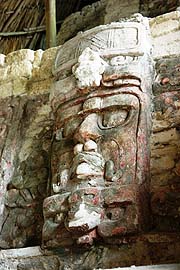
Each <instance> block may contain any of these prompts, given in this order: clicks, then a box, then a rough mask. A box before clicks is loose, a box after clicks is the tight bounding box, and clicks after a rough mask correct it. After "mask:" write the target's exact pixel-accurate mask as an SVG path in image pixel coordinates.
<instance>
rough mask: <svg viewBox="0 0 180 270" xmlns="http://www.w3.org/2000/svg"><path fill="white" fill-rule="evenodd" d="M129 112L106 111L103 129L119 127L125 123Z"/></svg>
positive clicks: (102, 122)
mask: <svg viewBox="0 0 180 270" xmlns="http://www.w3.org/2000/svg"><path fill="white" fill-rule="evenodd" d="M128 114H129V112H128V111H127V110H123V109H122V110H115V111H104V112H103V114H102V116H101V117H102V118H101V125H102V128H112V127H117V126H119V125H122V124H124V123H125V121H126V119H127V117H128Z"/></svg>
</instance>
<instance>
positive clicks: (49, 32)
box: [45, 0, 56, 48]
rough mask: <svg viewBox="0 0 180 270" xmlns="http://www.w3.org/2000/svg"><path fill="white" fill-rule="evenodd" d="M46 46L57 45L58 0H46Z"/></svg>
mask: <svg viewBox="0 0 180 270" xmlns="http://www.w3.org/2000/svg"><path fill="white" fill-rule="evenodd" d="M45 12H46V48H50V47H55V46H56V0H45Z"/></svg>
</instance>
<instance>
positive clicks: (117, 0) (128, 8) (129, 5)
mask: <svg viewBox="0 0 180 270" xmlns="http://www.w3.org/2000/svg"><path fill="white" fill-rule="evenodd" d="M138 12H139V0H133V1H131V2H128V1H122V0H107V3H106V13H105V17H104V23H105V24H107V23H111V22H115V21H119V20H120V19H121V18H127V17H130V16H131V15H132V14H134V13H138Z"/></svg>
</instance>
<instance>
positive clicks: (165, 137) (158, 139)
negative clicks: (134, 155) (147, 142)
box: [151, 128, 180, 148]
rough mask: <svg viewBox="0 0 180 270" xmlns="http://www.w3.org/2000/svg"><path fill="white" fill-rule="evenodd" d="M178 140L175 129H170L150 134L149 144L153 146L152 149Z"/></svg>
mask: <svg viewBox="0 0 180 270" xmlns="http://www.w3.org/2000/svg"><path fill="white" fill-rule="evenodd" d="M179 139H180V134H179V132H178V131H177V130H176V128H171V129H168V130H164V131H161V132H158V133H154V134H152V137H151V144H152V145H154V146H153V148H158V147H159V145H163V144H172V143H176V142H177V141H179Z"/></svg>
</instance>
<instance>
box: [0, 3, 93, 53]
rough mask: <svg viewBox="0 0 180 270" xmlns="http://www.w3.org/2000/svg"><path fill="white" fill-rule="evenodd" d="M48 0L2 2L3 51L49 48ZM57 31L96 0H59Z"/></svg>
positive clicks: (0, 37) (0, 50)
mask: <svg viewBox="0 0 180 270" xmlns="http://www.w3.org/2000/svg"><path fill="white" fill-rule="evenodd" d="M44 2H45V1H44V0H1V1H0V18H1V22H0V53H3V54H7V53H9V52H11V51H14V50H18V49H22V48H30V49H38V48H42V49H45V5H44ZM56 2H57V3H56V6H57V18H56V19H57V22H58V23H57V30H58V29H59V28H60V24H61V22H62V21H63V20H64V18H66V17H67V16H68V15H70V14H71V13H73V12H76V11H77V10H80V9H81V8H82V7H83V6H85V5H87V4H91V3H93V2H96V0H94V1H93V0H89V1H88V0H81V1H80V0H56Z"/></svg>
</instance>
